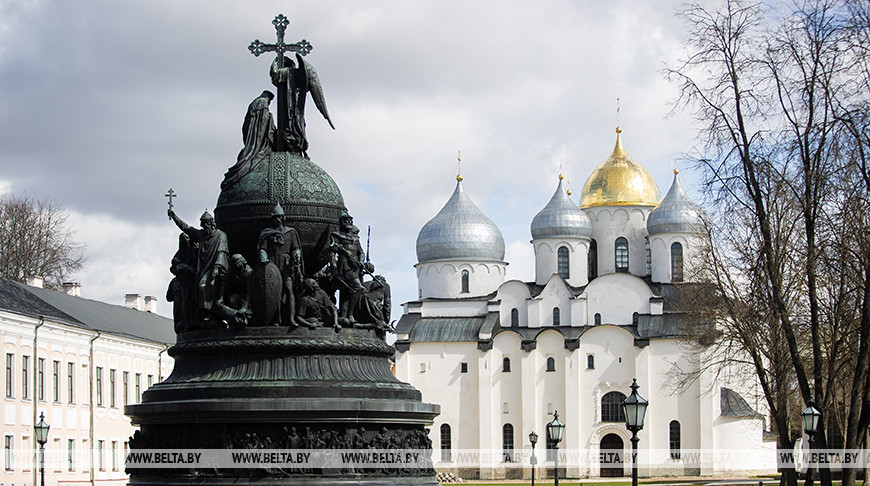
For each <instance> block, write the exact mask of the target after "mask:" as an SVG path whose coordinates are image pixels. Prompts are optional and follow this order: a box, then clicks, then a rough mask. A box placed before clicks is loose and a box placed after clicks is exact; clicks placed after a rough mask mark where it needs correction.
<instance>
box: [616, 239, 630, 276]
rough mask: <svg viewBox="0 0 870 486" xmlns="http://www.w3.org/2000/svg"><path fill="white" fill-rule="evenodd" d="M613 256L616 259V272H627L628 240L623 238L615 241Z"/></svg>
mask: <svg viewBox="0 0 870 486" xmlns="http://www.w3.org/2000/svg"><path fill="white" fill-rule="evenodd" d="M613 246H614V255H615V258H616V271H617V272H623V273H627V272H628V240H626V239H625V238H623V237H621V236H620V237H619V238H617V239H616V243H614V245H613Z"/></svg>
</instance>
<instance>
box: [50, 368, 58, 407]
mask: <svg viewBox="0 0 870 486" xmlns="http://www.w3.org/2000/svg"><path fill="white" fill-rule="evenodd" d="M51 388H52V391H53V393H54V401H55V402H60V361H52V362H51Z"/></svg>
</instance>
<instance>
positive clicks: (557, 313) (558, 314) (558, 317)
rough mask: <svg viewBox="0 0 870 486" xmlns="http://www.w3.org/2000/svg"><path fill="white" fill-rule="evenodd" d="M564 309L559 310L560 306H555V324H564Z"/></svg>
mask: <svg viewBox="0 0 870 486" xmlns="http://www.w3.org/2000/svg"><path fill="white" fill-rule="evenodd" d="M561 313H562V311H560V310H559V308H558V307H554V308H553V326H559V325H561V324H562V316H561Z"/></svg>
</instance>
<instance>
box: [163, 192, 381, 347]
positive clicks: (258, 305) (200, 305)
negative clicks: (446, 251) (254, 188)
mask: <svg viewBox="0 0 870 486" xmlns="http://www.w3.org/2000/svg"><path fill="white" fill-rule="evenodd" d="M168 214H169V217H170V219H172V221H173V222H175V224H176V225H177V226H178V228H179V229H181V231H182V233H181V235H180V236H179V247H178V251H177V252H176V254H175V256H174V257H173V259H172V265H171V266H170V271H171V272H172V273H173V275H175V278H173V279H172V282H170V284H169V289H168V291H167V296H166V298H167V300H169V301H171V302H173V303H174V309H173V316H174V319H175V330H176V332H185V331H191V330H195V329H199V328H221V327H230V328H233V329H240V328H243V327H246V326H284V327H289V328H291V329H295V328H297V327H300V326H301V327H304V328H309V329H315V328H318V327H327V328H332V329H334V330H335V331H339V330H341V329H342V328H343V327H356V328H363V329H364V328H368V329H374V330H375V331H376V332H377V333H378V334H379V335H382V336H383V335H384V334H385V333H386V331H388V330H391V327H390V324H389V322H390V287H389V285H388V284H387V282H386V280H385V279H384V277H383V276H380V275H374V265H372V264H371V262H367V261H366V260H365V253H364V252H363V249H362V245H361V243H360V240H359V229H358V228H357V227H356V226H354V224H353V218H352V217H351V216H350V215H349V214H347V213H343V214H342V215H341V217H340V224H339V228H338V230H337V231H334V232H332V233H331V234H330V235H329V242H328V245H327V246H326V247H325V249H324V250H323V251H324V256H325V257H326V258H325V259H326V261H327V262H328V263H327V265H326V267H324V268H323V269H318V270H317V271H316V272H314V273H306V269H305V268H304V259H303V255H302V244H301V242H300V240H299V235H298V233H297V232H296V230H295V229H294V228H292V227H289V226H286V225H285V224H284V211H283V210H282V208H281V205H280V204H276V205H275V208H274V209H273V210H272V215H271V218H272V219H271V222H270V225H269V226H267V227H266V228H263V230H262V231H260V234H259V237H258V238H257V248H256V261H255V262H248V261H247V260H246V259H245V257H244V256H242V255H240V254H234V255H230V254H229V245H228V242H227V236H226V234H225V233H224V232H223V231H221V230H219V229H217V227H216V225H215V221H214V217H212V215H211V214H209V213H208V212H207V211H206V212H205V213H203V215H202V217H201V218H200V229H197V228H193V227H191V226H190V225H188V224H187V223H185V222H184V221H182V220H181V219H180V218H179V217H178V215H176V214H175V212H174V211H173V210H172V209H169V211H168ZM366 274H368V275H370V276H371V279H369V280H366V278H365V275H366ZM330 291H331V293H330ZM336 291H338V295H339V299H338V300H337V301H336V299H335V292H336Z"/></svg>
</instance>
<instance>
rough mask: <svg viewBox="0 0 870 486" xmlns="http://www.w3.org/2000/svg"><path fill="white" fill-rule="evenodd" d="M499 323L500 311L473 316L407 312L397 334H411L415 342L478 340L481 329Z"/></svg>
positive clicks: (490, 327)
mask: <svg viewBox="0 0 870 486" xmlns="http://www.w3.org/2000/svg"><path fill="white" fill-rule="evenodd" d="M497 325H498V313H495V312H490V313H488V314H487V315H485V316H471V317H425V318H424V317H422V316H421V315H420V314H405V315H403V316H402V318H401V319H400V320H399V323H398V325H397V326H396V334H409V337H408V340H409V341H411V342H414V343H441V342H476V341H477V339H478V336H479V334H480V330H481V329H482V328H483V329H484V330H490V329H493V328H495V327H497Z"/></svg>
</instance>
